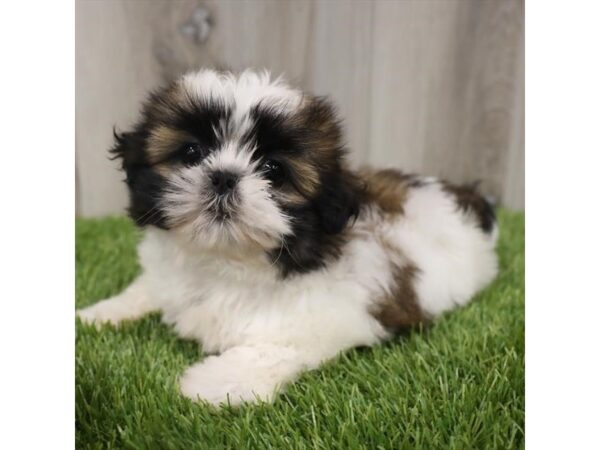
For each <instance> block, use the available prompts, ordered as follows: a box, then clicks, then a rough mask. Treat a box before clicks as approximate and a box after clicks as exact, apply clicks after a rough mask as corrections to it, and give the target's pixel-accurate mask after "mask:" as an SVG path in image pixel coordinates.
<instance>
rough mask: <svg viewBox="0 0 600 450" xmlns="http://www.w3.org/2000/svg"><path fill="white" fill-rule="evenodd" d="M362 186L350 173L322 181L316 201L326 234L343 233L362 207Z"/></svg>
mask: <svg viewBox="0 0 600 450" xmlns="http://www.w3.org/2000/svg"><path fill="white" fill-rule="evenodd" d="M360 192H361V190H360V185H359V183H358V181H357V180H356V178H355V177H354V176H353V175H352V174H350V173H349V172H340V173H332V174H329V175H328V176H326V177H325V178H324V179H323V180H322V191H321V194H320V195H319V196H318V197H317V199H316V208H317V212H318V215H319V219H320V221H321V227H322V228H323V230H324V231H325V232H326V233H329V234H337V233H339V232H341V231H342V230H343V229H344V228H345V227H346V224H347V223H348V221H349V220H350V219H354V218H356V216H357V215H358V210H359V207H360Z"/></svg>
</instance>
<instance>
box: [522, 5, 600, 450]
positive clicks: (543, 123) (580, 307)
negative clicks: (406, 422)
mask: <svg viewBox="0 0 600 450" xmlns="http://www.w3.org/2000/svg"><path fill="white" fill-rule="evenodd" d="M526 6H527V8H526V170H527V177H526V178H527V180H526V181H527V183H526V205H527V206H526V208H527V216H526V220H527V225H526V226H527V232H526V236H527V238H526V239H527V242H526V251H527V263H526V274H527V295H526V304H527V306H526V318H527V319H526V320H527V324H526V377H527V381H526V430H525V435H526V443H527V448H528V449H544V450H546V449H552V448H557V449H586V448H600V434H599V433H598V426H599V425H600V413H599V412H598V405H599V401H600V391H599V386H600V369H599V364H600V336H599V334H600V333H599V330H600V324H599V323H598V319H599V318H600V293H599V289H598V285H599V281H600V262H599V260H598V255H599V251H600V245H599V244H600V239H599V236H600V215H599V212H600V199H599V198H600V187H599V186H600V185H599V183H600V4H599V3H598V2H593V1H588V2H567V1H564V0H563V1H560V0H559V1H554V2H552V1H542V2H534V1H532V0H530V1H528V2H527V4H526Z"/></svg>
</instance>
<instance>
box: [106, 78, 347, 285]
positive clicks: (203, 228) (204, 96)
mask: <svg viewBox="0 0 600 450" xmlns="http://www.w3.org/2000/svg"><path fill="white" fill-rule="evenodd" d="M115 137H116V145H115V147H114V149H113V150H112V152H113V153H114V154H115V155H116V156H117V157H120V158H122V165H123V169H124V170H125V172H126V174H127V179H126V181H127V185H128V187H129V192H130V208H129V212H130V215H131V217H132V218H133V219H134V220H135V221H136V222H137V224H138V225H140V226H146V225H154V226H158V227H161V228H164V229H168V230H172V231H173V232H176V233H179V234H181V235H183V236H185V237H188V238H189V239H190V241H192V242H193V243H195V244H199V245H201V246H203V247H211V248H216V249H221V248H224V249H225V248H226V249H229V250H234V251H235V250H242V249H246V248H255V249H260V250H263V251H264V252H265V253H266V254H267V255H268V256H269V257H270V258H271V259H272V260H273V261H277V264H278V265H279V266H280V268H281V269H282V272H283V273H284V274H287V273H290V272H297V271H305V270H311V269H314V268H317V267H320V266H321V265H322V264H323V262H324V260H325V259H326V258H327V257H328V256H331V255H335V254H336V253H337V251H338V250H339V246H340V245H341V238H340V232H341V231H342V230H343V229H344V228H345V227H346V224H347V222H348V221H349V220H350V219H351V218H352V217H353V216H355V215H356V214H357V212H358V207H359V188H358V183H357V181H356V180H355V178H354V177H353V176H352V174H351V173H350V172H349V171H348V170H346V169H345V164H344V160H343V157H344V147H343V143H342V140H341V131H340V125H339V122H338V120H337V118H336V116H335V112H334V110H333V108H332V106H331V105H330V104H329V103H328V102H327V101H326V100H325V99H323V98H318V97H312V96H308V95H303V94H302V93H301V92H299V91H298V90H295V89H292V88H290V87H289V86H287V85H286V84H284V83H283V82H282V81H281V80H275V81H273V80H271V79H270V77H269V75H268V73H255V72H251V71H246V72H243V73H242V74H240V75H237V76H236V75H233V74H230V73H217V72H214V71H211V70H203V71H199V72H194V73H190V74H188V75H186V76H184V77H182V78H181V79H179V80H177V81H175V82H174V83H172V84H170V85H169V86H167V87H165V88H163V89H160V90H158V91H156V92H155V93H153V94H151V95H150V97H149V99H148V100H147V101H146V103H145V104H144V107H143V110H142V117H141V120H140V121H139V122H138V124H137V125H136V126H135V127H134V129H133V130H132V131H130V132H125V133H122V134H117V133H115Z"/></svg>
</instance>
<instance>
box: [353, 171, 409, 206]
mask: <svg viewBox="0 0 600 450" xmlns="http://www.w3.org/2000/svg"><path fill="white" fill-rule="evenodd" d="M359 176H360V177H361V178H362V180H363V181H364V182H365V197H366V200H367V201H370V202H373V203H375V204H377V206H379V208H380V209H381V210H382V211H383V212H384V213H389V214H402V213H403V212H404V203H405V202H406V197H407V195H408V191H409V189H410V188H411V187H414V186H416V185H417V184H418V179H417V178H416V177H415V176H414V175H407V174H404V173H402V172H400V171H399V170H394V169H385V170H371V169H363V170H361V171H360V172H359Z"/></svg>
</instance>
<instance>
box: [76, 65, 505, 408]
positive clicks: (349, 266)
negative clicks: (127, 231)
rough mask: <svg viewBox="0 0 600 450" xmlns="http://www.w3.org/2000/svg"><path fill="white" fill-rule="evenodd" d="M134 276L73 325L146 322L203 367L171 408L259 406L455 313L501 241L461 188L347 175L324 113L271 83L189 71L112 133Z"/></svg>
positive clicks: (261, 76) (489, 213) (482, 281)
mask: <svg viewBox="0 0 600 450" xmlns="http://www.w3.org/2000/svg"><path fill="white" fill-rule="evenodd" d="M115 137H116V145H115V147H114V148H113V149H112V153H113V154H114V156H115V157H117V158H120V159H121V161H122V166H123V169H124V171H125V173H126V175H127V178H126V183H127V186H128V188H129V196H130V207H129V214H130V216H131V218H132V219H133V220H134V221H135V222H136V223H137V225H139V226H140V227H142V228H143V229H144V238H143V240H142V241H141V243H140V245H139V257H140V262H141V265H142V268H143V270H142V273H141V275H140V276H139V277H138V278H137V279H136V280H135V281H134V282H133V283H132V284H131V285H130V286H129V287H128V288H127V289H126V290H125V291H124V292H122V293H121V294H119V295H117V296H115V297H113V298H110V299H107V300H103V301H101V302H99V303H97V304H95V305H93V306H91V307H89V308H86V309H83V310H80V311H78V316H79V317H80V318H81V319H82V320H83V321H84V322H90V323H91V322H94V323H96V324H100V323H104V322H110V323H112V324H118V323H120V322H121V321H123V320H131V319H137V318H139V317H141V316H143V315H145V314H147V313H149V312H151V311H160V312H161V313H162V318H163V321H164V322H166V323H167V324H170V325H172V326H173V328H174V329H175V331H176V332H177V333H178V334H179V335H180V336H182V337H184V338H188V339H195V340H197V341H198V342H200V343H201V344H202V349H203V351H204V352H206V353H208V354H210V355H212V356H207V357H206V358H204V359H203V360H202V361H200V362H198V363H196V364H195V365H193V366H191V367H190V368H188V369H187V370H186V371H185V373H184V374H183V375H182V377H181V379H180V386H181V392H182V393H183V394H184V395H185V396H187V397H189V398H191V399H193V400H204V401H207V402H209V403H212V404H215V405H217V404H220V403H222V402H226V403H227V402H229V403H230V404H239V403H241V402H244V401H248V402H251V401H256V400H257V399H260V400H264V401H270V400H272V399H273V398H274V396H275V395H276V393H277V392H278V391H279V390H280V389H281V387H282V386H283V385H285V384H286V383H288V382H290V381H292V380H293V379H294V378H296V377H297V376H298V375H299V374H300V373H301V372H303V371H306V370H310V369H314V368H316V367H318V366H319V365H320V364H321V363H322V362H323V361H326V360H328V359H331V358H334V357H335V356H336V355H338V354H339V353H340V352H342V351H343V350H346V349H349V348H351V347H356V346H372V345H375V344H378V343H380V342H382V341H385V340H387V339H390V338H391V337H392V336H394V335H395V334H396V333H397V332H399V331H402V330H405V329H407V328H409V327H412V326H414V325H416V324H421V323H425V322H427V321H430V320H431V319H433V318H434V317H436V316H438V315H439V314H441V313H443V312H444V311H448V310H450V309H452V308H454V307H456V306H460V305H464V304H465V303H467V302H468V301H469V299H470V298H471V297H472V296H473V295H474V294H475V293H476V292H477V291H478V290H479V289H481V288H483V287H484V286H485V285H486V284H488V283H489V282H490V281H491V280H492V279H493V278H494V276H495V274H496V271H497V263H496V256H495V251H494V246H495V241H496V236H497V227H496V222H495V217H494V211H493V209H492V207H491V206H490V205H489V204H488V203H487V202H486V200H485V199H484V198H483V197H481V196H480V195H479V194H478V193H477V192H476V191H475V190H474V188H471V187H457V186H453V185H450V184H448V183H445V182H442V181H437V180H436V179H433V178H422V177H419V176H416V175H407V174H404V173H401V172H399V171H396V170H382V171H372V170H364V171H360V172H354V171H352V170H350V169H349V168H348V166H347V164H346V162H345V160H344V154H345V151H346V149H345V147H344V144H343V141H342V134H341V129H340V122H339V120H338V118H337V117H336V114H335V112H334V109H333V108H332V106H331V105H330V103H329V102H328V101H327V100H325V99H323V98H319V97H313V96H310V95H305V94H302V93H301V92H300V91H298V90H296V89H294V88H291V87H289V86H288V85H286V84H285V83H284V82H283V81H281V80H280V79H278V80H274V81H273V80H271V79H270V77H269V74H268V73H256V72H252V71H245V72H243V73H241V74H239V75H234V74H231V73H217V72H215V71H211V70H202V71H199V72H194V73H190V74H187V75H185V76H183V77H182V78H181V79H179V80H177V81H175V82H173V83H172V84H171V85H169V86H167V87H166V88H163V89H161V90H158V91H156V92H154V93H153V94H151V95H150V97H149V99H148V100H147V101H146V103H145V105H144V107H143V110H142V115H141V119H140V121H139V122H138V123H137V125H135V127H134V128H133V130H132V131H130V132H126V133H123V134H115Z"/></svg>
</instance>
